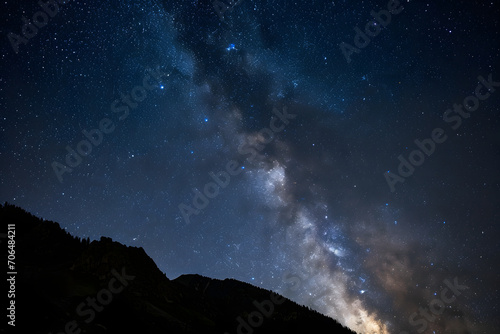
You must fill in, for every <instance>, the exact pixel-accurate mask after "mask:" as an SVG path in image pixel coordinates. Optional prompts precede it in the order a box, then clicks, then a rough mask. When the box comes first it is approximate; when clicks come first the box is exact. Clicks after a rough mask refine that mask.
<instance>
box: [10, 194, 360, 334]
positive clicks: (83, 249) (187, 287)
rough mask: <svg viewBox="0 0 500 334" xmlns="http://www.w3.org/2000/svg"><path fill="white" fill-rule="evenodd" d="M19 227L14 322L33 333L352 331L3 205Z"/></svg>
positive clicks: (287, 303)
mask: <svg viewBox="0 0 500 334" xmlns="http://www.w3.org/2000/svg"><path fill="white" fill-rule="evenodd" d="M0 221H2V226H3V228H4V230H5V229H6V225H7V224H15V231H16V239H15V240H16V245H15V246H16V247H15V250H16V266H17V268H16V269H17V275H16V280H17V281H16V301H15V302H16V327H17V329H19V328H23V329H24V328H26V329H29V330H30V331H31V332H33V333H57V334H59V333H68V334H69V333H75V334H80V333H128V332H133V331H134V332H137V331H138V332H140V333H160V332H162V333H163V332H165V331H167V332H168V333H199V332H200V331H203V332H205V333H220V334H223V333H238V334H239V333H242V334H251V333H263V334H264V333H285V332H286V333H302V332H315V333H322V332H327V331H328V333H339V334H343V333H347V334H354V333H355V332H353V331H351V330H349V329H348V328H345V327H343V326H342V325H341V324H339V323H338V322H336V321H335V320H333V319H331V318H329V317H326V316H324V315H322V314H320V313H318V312H317V311H314V310H311V309H309V308H308V307H306V306H302V305H299V304H297V303H295V302H293V301H291V300H288V299H286V298H284V297H282V296H280V295H278V294H276V293H274V292H272V291H269V290H266V289H263V288H260V287H256V286H253V285H251V284H249V283H245V282H241V281H238V280H235V279H231V278H227V279H224V280H220V279H213V278H209V277H205V276H201V275H198V274H185V275H181V276H179V277H177V278H175V279H173V280H172V279H169V278H168V277H167V276H166V275H165V274H164V273H163V272H161V270H160V269H159V268H158V267H157V265H156V264H155V262H154V261H153V260H152V259H151V258H150V257H149V256H148V255H147V253H146V252H145V250H144V249H143V248H142V247H133V246H126V245H123V244H121V243H119V242H116V241H113V240H112V239H111V238H108V237H101V238H100V240H94V241H92V242H90V240H89V239H88V238H87V239H80V238H79V237H74V236H72V235H71V234H70V233H68V232H66V231H64V230H63V229H62V228H61V227H60V225H59V224H58V223H55V222H52V221H47V220H44V219H41V218H38V217H36V216H34V215H32V214H30V213H28V212H27V211H25V210H23V209H21V208H19V207H17V206H14V205H11V204H8V203H5V204H4V205H1V204H0Z"/></svg>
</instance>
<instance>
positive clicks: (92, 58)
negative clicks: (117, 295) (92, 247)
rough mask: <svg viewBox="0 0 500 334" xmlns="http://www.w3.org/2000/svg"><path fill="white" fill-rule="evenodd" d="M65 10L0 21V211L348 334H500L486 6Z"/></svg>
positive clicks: (497, 166)
mask: <svg viewBox="0 0 500 334" xmlns="http://www.w3.org/2000/svg"><path fill="white" fill-rule="evenodd" d="M43 1H46V2H47V3H50V2H51V1H49V0H42V5H43V3H44V2H43ZM61 2H64V1H59V4H58V8H57V9H56V8H55V7H54V6H53V5H47V6H45V5H43V6H44V7H45V10H46V13H45V12H43V9H42V7H41V6H40V5H39V4H37V1H23V2H22V3H21V1H10V0H9V1H2V4H1V6H2V7H1V8H0V12H1V14H0V15H1V17H2V21H1V22H2V25H1V35H2V36H3V37H2V43H1V45H0V46H1V49H0V54H1V68H0V113H1V114H0V136H1V139H0V154H1V155H0V161H1V164H0V173H1V176H0V202H2V203H3V202H6V201H7V202H9V203H12V204H15V205H18V206H20V207H22V208H24V209H26V210H28V211H30V212H31V213H33V214H35V215H38V216H40V217H42V218H44V219H48V220H53V221H57V222H59V223H60V224H61V226H62V227H63V228H65V229H66V230H67V231H68V232H70V233H72V234H74V235H77V236H79V237H83V238H86V237H90V239H99V237H100V236H101V235H105V236H109V237H111V238H112V239H113V240H116V241H119V242H121V243H123V244H126V245H130V246H137V247H143V248H144V249H145V250H146V252H147V253H148V255H149V256H151V257H152V258H153V260H154V261H155V262H156V263H157V265H158V266H159V268H160V269H161V270H162V271H163V272H165V273H166V275H167V276H168V277H169V278H171V279H173V278H175V277H177V276H179V275H181V274H186V273H197V274H201V275H204V276H209V277H213V278H220V279H224V278H228V277H231V278H235V279H238V280H241V281H245V282H248V283H251V284H254V285H257V286H260V287H263V288H266V289H272V290H274V291H277V292H280V293H282V294H283V295H285V296H286V297H289V298H291V299H292V300H294V301H296V302H298V303H301V304H305V305H308V306H311V307H312V308H314V309H316V310H318V311H319V312H321V313H324V314H326V315H329V316H332V317H333V318H336V319H338V320H339V321H340V322H341V323H342V324H344V325H346V326H349V327H350V328H351V329H353V330H356V331H358V332H360V333H380V334H382V333H396V334H400V333H405V331H406V332H407V333H422V332H425V333H498V332H499V331H500V320H499V318H498V315H499V313H500V310H499V301H500V300H499V299H500V298H499V291H498V288H499V282H500V270H499V267H498V263H500V256H499V250H500V249H499V243H498V240H499V239H498V237H499V223H500V214H499V212H498V208H499V207H500V173H499V171H500V155H499V153H500V132H499V129H500V121H499V118H498V114H499V111H500V108H499V105H500V103H499V102H500V66H499V65H500V61H499V57H500V34H499V33H500V24H499V17H500V4H499V3H498V2H497V1H447V2H446V3H444V1H409V0H408V1H401V3H397V2H396V3H393V2H392V1H389V2H387V1H386V0H383V1H379V0H376V1H375V0H370V1H367V0H365V1H346V0H344V1H326V0H325V1H323V0H309V1H285V0H281V1H278V0H276V1H274V0H267V1H266V0H241V1H239V2H237V3H236V1H235V3H232V4H228V3H229V2H230V1H229V0H222V2H221V3H215V4H216V5H217V6H216V8H214V3H212V2H211V1H195V0H193V1H187V0H182V1H181V0H179V1H177V0H168V1H160V0H140V1H132V0H122V1H118V0H111V1H96V0H88V1H81V0H74V1H65V2H66V3H64V4H61ZM224 2H225V3H226V5H225V6H222V3H224ZM41 11H42V12H41ZM372 11H373V13H372V14H374V15H375V16H376V17H377V20H378V22H376V21H375V23H374V24H372V23H369V21H371V20H374V16H372V15H371V12H372ZM387 14H389V15H387ZM389 16H390V17H389ZM23 17H24V20H23ZM33 20H34V21H35V23H36V24H37V25H38V27H37V26H36V25H34V23H33ZM23 34H24V35H23ZM355 36H356V38H355ZM450 286H451V287H450Z"/></svg>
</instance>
